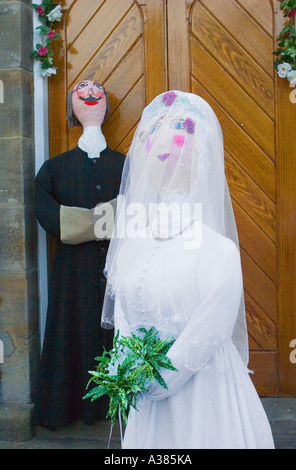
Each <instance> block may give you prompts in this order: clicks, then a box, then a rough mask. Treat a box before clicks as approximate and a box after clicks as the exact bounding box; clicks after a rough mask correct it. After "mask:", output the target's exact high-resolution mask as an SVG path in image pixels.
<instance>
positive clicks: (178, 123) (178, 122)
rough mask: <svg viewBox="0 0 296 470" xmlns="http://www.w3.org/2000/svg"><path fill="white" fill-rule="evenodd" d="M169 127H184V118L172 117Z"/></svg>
mask: <svg viewBox="0 0 296 470" xmlns="http://www.w3.org/2000/svg"><path fill="white" fill-rule="evenodd" d="M170 127H172V128H173V129H177V130H178V129H179V130H180V129H184V119H174V120H173V121H171V122H170Z"/></svg>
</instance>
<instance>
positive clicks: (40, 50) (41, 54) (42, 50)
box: [38, 47, 49, 57]
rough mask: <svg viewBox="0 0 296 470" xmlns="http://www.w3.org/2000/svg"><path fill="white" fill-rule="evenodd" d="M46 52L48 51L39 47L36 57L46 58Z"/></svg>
mask: <svg viewBox="0 0 296 470" xmlns="http://www.w3.org/2000/svg"><path fill="white" fill-rule="evenodd" d="M48 52H49V50H48V49H47V48H46V47H39V49H38V55H40V57H44V56H46V54H47V53H48Z"/></svg>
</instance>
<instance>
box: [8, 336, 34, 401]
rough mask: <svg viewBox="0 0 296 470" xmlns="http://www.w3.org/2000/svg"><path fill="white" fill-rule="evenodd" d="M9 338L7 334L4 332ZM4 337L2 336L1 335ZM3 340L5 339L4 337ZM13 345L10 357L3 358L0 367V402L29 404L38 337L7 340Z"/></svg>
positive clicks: (32, 390) (32, 386) (31, 395)
mask: <svg viewBox="0 0 296 470" xmlns="http://www.w3.org/2000/svg"><path fill="white" fill-rule="evenodd" d="M6 334H7V335H8V336H9V333H8V332H6ZM2 336H3V337H4V335H2ZM4 339H5V337H4ZM9 341H11V343H13V344H12V345H10V350H11V351H12V353H11V355H10V356H6V357H5V342H4V362H3V364H1V365H0V376H1V392H0V393H1V400H0V401H1V402H3V403H19V404H30V403H32V402H33V396H34V389H35V384H36V375H37V374H36V373H37V369H38V365H39V357H40V348H39V345H40V341H39V335H38V334H37V333H36V334H35V335H33V336H32V337H31V338H29V339H26V338H12V337H10V338H9Z"/></svg>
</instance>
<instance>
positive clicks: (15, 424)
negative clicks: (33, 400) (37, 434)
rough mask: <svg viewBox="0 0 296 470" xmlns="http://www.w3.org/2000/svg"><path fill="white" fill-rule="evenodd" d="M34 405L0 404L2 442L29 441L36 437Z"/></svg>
mask: <svg viewBox="0 0 296 470" xmlns="http://www.w3.org/2000/svg"><path fill="white" fill-rule="evenodd" d="M32 409H33V406H32V405H20V404H13V403H7V404H6V403H0V441H19V442H20V441H23V442H25V441H29V440H30V439H31V438H32V437H33V435H34V427H33V425H32Z"/></svg>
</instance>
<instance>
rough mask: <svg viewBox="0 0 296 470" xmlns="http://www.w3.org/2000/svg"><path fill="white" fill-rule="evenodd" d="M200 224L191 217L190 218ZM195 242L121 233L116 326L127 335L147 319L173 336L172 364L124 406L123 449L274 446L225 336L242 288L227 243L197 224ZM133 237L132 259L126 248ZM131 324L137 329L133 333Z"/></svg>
mask: <svg viewBox="0 0 296 470" xmlns="http://www.w3.org/2000/svg"><path fill="white" fill-rule="evenodd" d="M195 223H197V224H199V222H195ZM199 228H200V229H201V228H202V244H201V246H200V247H199V248H196V249H193V250H192V249H186V248H184V238H183V237H184V235H182V234H181V235H179V236H178V237H177V238H173V239H169V240H163V241H161V240H158V239H155V238H152V237H150V238H146V239H140V238H139V239H134V240H129V241H127V242H126V243H125V244H124V245H123V247H122V249H121V251H120V252H119V255H118V258H117V274H118V276H119V278H120V279H122V281H121V285H120V286H118V287H117V290H116V295H115V329H116V331H117V330H119V331H120V335H122V336H128V335H130V333H131V331H133V332H135V333H137V328H140V327H143V326H144V327H146V328H147V329H149V328H150V327H152V326H154V327H155V328H156V329H157V330H158V331H159V332H160V336H161V338H162V339H165V338H167V337H168V336H173V337H174V338H175V339H176V342H175V344H174V345H173V346H172V348H171V350H170V351H169V353H168V356H169V357H170V358H171V360H172V362H173V365H174V366H175V367H177V369H178V372H174V371H167V370H163V371H162V375H163V377H164V378H165V380H166V383H167V385H168V391H166V390H165V389H164V388H162V387H161V386H160V385H159V384H156V385H152V388H151V391H148V393H147V394H146V395H145V396H144V397H143V399H142V400H141V401H140V403H139V408H138V409H139V411H135V410H134V409H131V411H130V414H129V417H128V424H127V427H126V431H125V436H124V440H123V448H124V449H273V448H274V443H273V437H272V434H271V429H270V425H269V422H268V420H267V417H266V414H265V411H264V409H263V406H262V404H261V401H260V399H259V396H258V394H257V392H256V390H255V388H254V386H253V383H252V381H251V379H250V377H249V371H248V370H247V369H246V367H245V365H244V364H243V362H242V360H241V357H240V355H239V353H238V351H237V349H236V347H235V346H234V344H233V342H232V340H231V336H232V330H233V327H234V324H235V321H236V317H237V312H238V308H239V302H240V298H241V293H242V286H243V284H242V274H241V265H240V256H239V253H238V250H237V248H236V246H235V244H234V243H233V242H232V241H230V240H229V239H227V238H225V237H224V236H222V235H220V234H218V233H216V232H215V231H214V230H212V229H210V228H209V227H208V226H206V225H203V226H202V225H201V224H200V225H199ZM130 244H132V252H133V257H132V259H131V258H130V257H129V253H131V251H130V248H131V247H130ZM137 334H139V333H137Z"/></svg>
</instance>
